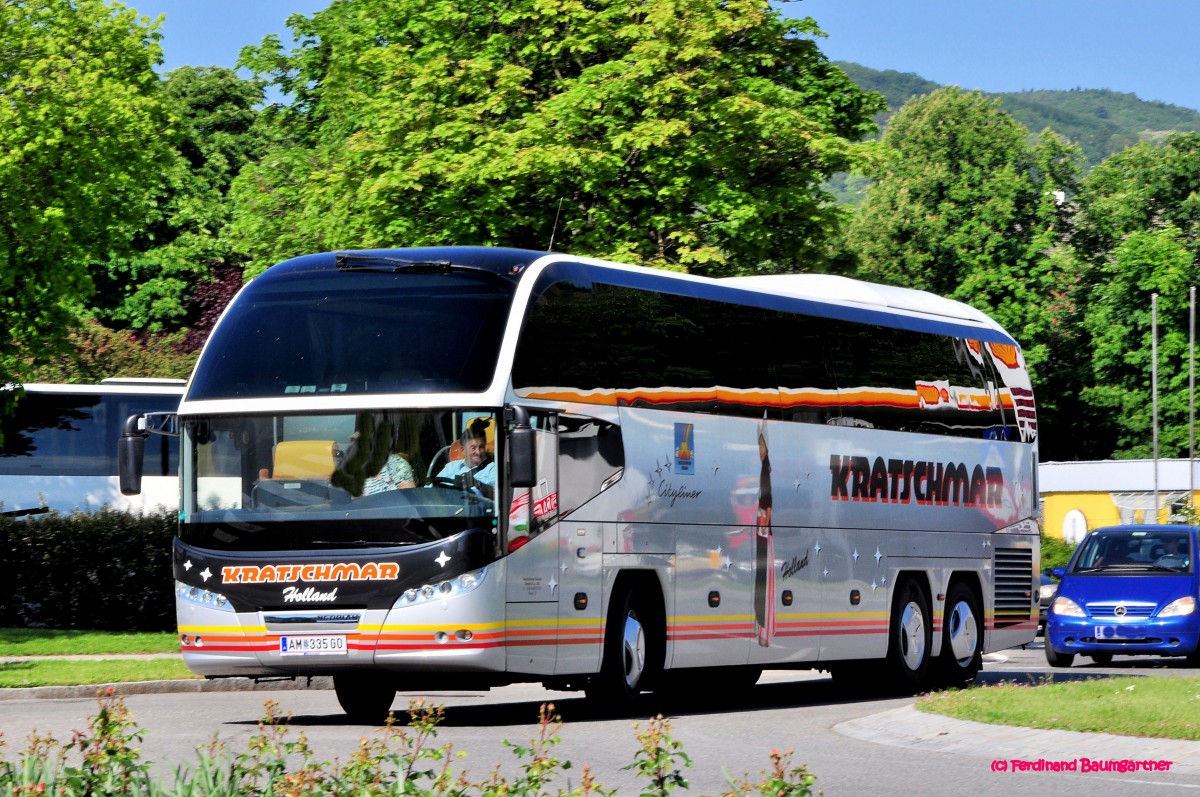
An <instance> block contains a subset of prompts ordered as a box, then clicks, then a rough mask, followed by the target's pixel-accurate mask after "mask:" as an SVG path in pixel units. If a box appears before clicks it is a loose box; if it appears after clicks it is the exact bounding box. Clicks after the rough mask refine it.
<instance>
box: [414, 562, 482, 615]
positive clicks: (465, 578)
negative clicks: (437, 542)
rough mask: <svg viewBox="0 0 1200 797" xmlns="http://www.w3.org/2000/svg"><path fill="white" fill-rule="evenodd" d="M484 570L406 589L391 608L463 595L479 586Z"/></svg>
mask: <svg viewBox="0 0 1200 797" xmlns="http://www.w3.org/2000/svg"><path fill="white" fill-rule="evenodd" d="M485 572H486V571H484V570H472V571H471V572H469V573H463V574H462V575H459V576H455V577H454V578H448V579H446V580H445V581H438V582H437V583H434V584H423V585H421V586H419V587H412V588H409V589H406V590H405V591H404V592H403V593H401V595H400V597H399V598H397V599H396V602H395V603H394V604H392V608H394V609H402V608H404V607H405V606H417V605H419V604H422V603H432V602H433V601H439V600H442V599H444V598H454V597H457V596H458V595H465V594H466V593H468V592H472V591H474V590H476V589H478V588H479V585H480V584H482V583H483V577H484V573H485Z"/></svg>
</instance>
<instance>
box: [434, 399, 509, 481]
mask: <svg viewBox="0 0 1200 797" xmlns="http://www.w3.org/2000/svg"><path fill="white" fill-rule="evenodd" d="M462 449H463V458H462V459H455V460H451V461H450V462H448V463H446V466H445V467H444V468H442V469H441V470H440V471H439V472H438V474H437V478H436V480H435V481H441V480H443V479H445V480H447V481H452V482H454V483H455V485H456V486H461V487H462V488H463V489H467V490H473V491H475V492H478V493H479V494H480V495H482V496H483V497H484V498H490V499H494V498H495V496H496V461H495V460H494V459H492V457H491V456H490V455H489V454H488V452H487V424H486V423H485V422H484V421H483V420H482V419H480V418H476V419H475V420H474V421H472V422H471V424H470V425H469V426H468V427H467V430H466V431H465V432H463V436H462Z"/></svg>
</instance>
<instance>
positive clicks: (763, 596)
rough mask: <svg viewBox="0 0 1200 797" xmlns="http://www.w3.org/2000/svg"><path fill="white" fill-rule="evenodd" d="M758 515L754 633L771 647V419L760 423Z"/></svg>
mask: <svg viewBox="0 0 1200 797" xmlns="http://www.w3.org/2000/svg"><path fill="white" fill-rule="evenodd" d="M758 458H759V459H760V460H762V471H761V474H760V476H759V479H758V518H757V520H756V521H755V528H754V634H755V637H757V639H758V644H759V645H761V646H762V647H764V648H765V647H769V646H770V644H771V637H772V636H774V635H775V601H774V599H773V598H772V596H773V595H774V594H775V539H774V535H773V534H772V532H771V506H772V503H773V501H772V498H771V458H770V456H769V455H768V452H767V420H766V418H764V419H763V420H761V421H759V424H758Z"/></svg>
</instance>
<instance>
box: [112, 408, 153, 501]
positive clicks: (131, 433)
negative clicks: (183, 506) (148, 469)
mask: <svg viewBox="0 0 1200 797" xmlns="http://www.w3.org/2000/svg"><path fill="white" fill-rule="evenodd" d="M145 419H146V416H144V415H130V416H129V417H128V418H126V419H125V427H124V428H123V429H122V430H121V439H120V440H118V441H117V474H118V479H119V481H120V485H121V495H137V494H139V493H140V492H141V491H142V469H143V467H144V465H145V462H146V457H145V452H146V438H147V437H148V436H149V435H147V433H146V432H145V430H144V429H143V424H144V423H145Z"/></svg>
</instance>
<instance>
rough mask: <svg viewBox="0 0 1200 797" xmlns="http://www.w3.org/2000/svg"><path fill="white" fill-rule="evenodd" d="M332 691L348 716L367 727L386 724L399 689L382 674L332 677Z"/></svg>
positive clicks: (344, 674)
mask: <svg viewBox="0 0 1200 797" xmlns="http://www.w3.org/2000/svg"><path fill="white" fill-rule="evenodd" d="M333 691H334V693H335V694H336V695H337V700H338V704H339V705H340V706H341V707H342V711H345V712H346V716H348V717H349V718H350V719H352V720H354V721H355V722H361V723H363V724H364V725H382V724H383V723H384V722H386V721H387V718H388V712H389V711H390V710H391V708H392V701H393V700H395V699H396V687H395V686H394V685H393V684H392V683H391V681H390V680H388V679H387V678H386V677H385V676H383V675H381V674H380V673H369V672H347V673H341V674H339V675H335V676H333Z"/></svg>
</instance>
